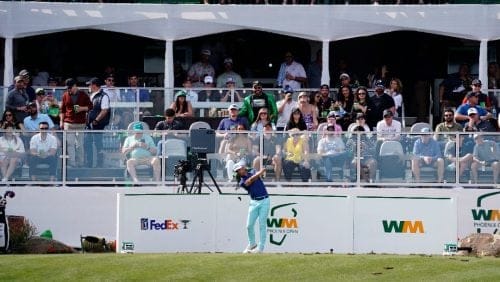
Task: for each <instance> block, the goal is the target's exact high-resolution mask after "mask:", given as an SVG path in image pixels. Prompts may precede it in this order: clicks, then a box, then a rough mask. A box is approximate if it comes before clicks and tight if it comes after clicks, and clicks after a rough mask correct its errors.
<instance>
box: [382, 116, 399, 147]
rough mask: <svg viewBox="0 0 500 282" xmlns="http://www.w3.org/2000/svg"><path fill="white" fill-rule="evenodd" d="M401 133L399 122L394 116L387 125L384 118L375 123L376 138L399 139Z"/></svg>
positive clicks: (384, 139) (385, 139)
mask: <svg viewBox="0 0 500 282" xmlns="http://www.w3.org/2000/svg"><path fill="white" fill-rule="evenodd" d="M400 133H401V123H400V122H399V121H397V120H395V119H394V118H393V119H392V123H391V125H388V124H387V123H386V122H385V120H381V121H379V122H378V123H377V139H378V140H383V141H387V140H394V141H399V138H400Z"/></svg>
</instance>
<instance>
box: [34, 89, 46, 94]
mask: <svg viewBox="0 0 500 282" xmlns="http://www.w3.org/2000/svg"><path fill="white" fill-rule="evenodd" d="M35 94H36V95H45V90H44V89H43V88H37V89H36V90H35Z"/></svg>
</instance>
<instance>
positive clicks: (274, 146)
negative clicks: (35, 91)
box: [0, 126, 500, 192]
mask: <svg viewBox="0 0 500 282" xmlns="http://www.w3.org/2000/svg"><path fill="white" fill-rule="evenodd" d="M321 127H322V129H320V130H319V131H315V132H305V131H303V132H295V133H292V132H278V131H273V132H265V133H262V132H253V131H229V132H226V131H215V132H213V133H210V132H208V131H207V132H204V131H203V130H202V132H201V134H203V135H201V137H200V136H199V135H197V137H195V139H193V137H192V136H193V131H189V130H180V131H154V130H144V131H141V132H142V134H140V135H141V137H138V138H139V139H141V138H142V139H141V140H144V138H146V136H147V138H151V140H152V141H151V142H152V144H153V145H154V146H153V145H151V143H150V144H149V145H148V147H151V148H150V149H152V150H151V151H150V152H151V153H152V156H154V157H156V158H158V163H159V167H160V171H161V173H160V176H159V178H158V179H155V178H154V174H153V171H152V169H151V166H144V167H142V166H138V169H137V173H138V178H139V183H136V182H132V179H131V177H130V174H129V172H128V171H127V168H126V164H127V160H128V159H129V158H130V157H129V156H128V155H125V154H123V153H122V147H123V144H124V142H125V139H127V138H132V136H133V135H134V134H135V133H136V131H132V130H102V131H51V132H50V133H49V134H51V135H53V136H55V137H56V138H57V140H58V148H57V151H56V154H55V158H54V163H50V162H47V161H46V159H45V158H43V157H45V156H46V155H47V154H48V153H47V152H30V140H31V138H32V136H33V135H34V134H36V132H14V135H15V136H18V137H19V140H21V141H22V142H23V143H24V144H23V148H24V152H15V151H10V150H9V149H8V148H7V147H5V146H3V147H4V148H7V149H4V151H3V152H1V154H2V156H3V157H8V158H17V159H18V160H19V161H18V162H17V166H16V169H15V171H14V173H13V174H12V176H11V177H10V178H9V179H4V180H2V183H1V185H37V184H41V185H51V186H52V185H59V186H79V185H83V186H87V185H94V186H117V187H121V186H135V185H140V186H161V187H169V188H167V189H168V190H167V191H169V192H175V191H176V190H177V188H178V187H179V185H182V183H180V176H182V174H181V175H180V172H184V173H185V176H186V177H187V183H186V184H184V185H183V186H187V188H189V189H187V190H193V191H194V190H196V187H198V182H196V183H195V181H194V180H195V179H196V178H197V176H200V175H202V178H203V176H204V181H205V182H206V183H208V186H210V187H212V188H213V187H214V186H215V185H214V183H212V182H214V181H212V180H211V178H210V175H209V174H208V173H209V172H210V174H211V175H212V176H213V178H214V180H215V181H216V182H217V184H218V185H220V186H225V187H234V186H235V185H236V184H235V180H234V178H233V174H232V166H233V165H234V163H236V162H239V161H240V160H244V161H245V162H246V163H247V165H248V166H249V167H257V168H258V167H264V168H266V171H267V172H266V175H265V181H266V182H267V183H268V185H269V186H270V187H315V186H321V187H346V188H348V187H379V188H385V187H440V188H453V187H457V186H460V187H466V188H498V183H494V182H493V180H494V176H493V174H494V160H495V159H494V158H495V156H496V160H498V159H499V157H498V155H499V152H500V150H499V144H500V134H499V133H486V132H478V133H475V134H477V135H480V136H482V137H483V138H482V139H483V140H484V142H485V143H486V144H488V145H489V147H488V148H489V149H488V150H491V154H492V156H494V158H493V159H492V161H489V162H487V163H486V164H484V165H483V164H482V163H478V164H476V165H475V166H471V164H470V162H468V163H467V162H466V163H465V165H466V167H464V171H463V173H460V170H459V169H456V168H459V167H460V166H462V165H464V164H463V163H462V164H461V163H460V162H459V158H454V156H456V155H459V156H464V154H466V153H469V154H472V153H473V151H474V146H475V141H477V140H476V139H477V138H476V136H475V134H473V133H454V134H442V135H439V134H436V135H435V136H434V134H432V135H433V137H430V138H431V139H432V138H437V139H438V140H440V141H438V142H437V143H438V144H439V148H440V150H441V155H440V158H442V163H443V167H442V168H443V174H442V178H443V179H442V180H441V181H439V182H438V180H439V178H441V176H440V175H438V167H436V166H434V165H430V166H421V169H420V179H417V178H416V176H415V172H414V171H413V170H412V162H413V161H415V160H416V159H418V157H417V156H415V155H413V147H414V144H415V142H417V140H419V139H421V138H423V137H422V135H429V134H423V133H420V131H418V132H402V133H400V134H399V135H400V136H399V138H398V141H385V142H383V141H381V140H380V138H381V134H377V133H376V132H368V133H353V132H342V133H340V132H332V131H327V130H326V129H325V127H324V126H321ZM199 133H200V132H198V133H197V134H199ZM206 134H208V135H206ZM0 135H1V136H4V138H6V137H5V135H6V133H5V132H4V131H1V132H0ZM75 135H76V136H78V137H76V139H75V138H74V136H75ZM329 138H330V139H332V140H333V139H335V140H337V141H336V142H338V143H339V144H341V147H342V148H341V149H339V151H338V154H335V155H333V156H328V157H327V156H324V155H323V154H322V152H320V150H318V147H319V143H320V142H322V141H321V140H323V142H326V141H327V140H328V139H329ZM294 139H295V140H300V142H303V148H304V154H303V156H300V157H299V156H297V157H299V158H295V156H291V155H290V153H289V152H287V151H286V150H285V147H286V146H285V143H286V142H292V141H291V140H294ZM1 140H3V139H0V141H1ZM74 140H76V141H74ZM193 140H194V141H196V142H197V143H196V146H198V147H199V146H200V143H198V142H201V146H202V147H203V146H205V144H208V145H207V146H208V147H211V148H207V149H206V151H202V152H200V151H199V150H198V151H196V150H193V146H194V145H193V142H194V141H193ZM454 140H460V141H459V142H458V145H456V144H457V142H455V141H454ZM210 141H211V142H210ZM80 142H82V143H81V144H80ZM231 144H237V145H231ZM209 145H210V146H209ZM80 149H81V151H79V150H80ZM79 152H81V155H80V153H79ZM229 152H232V153H229ZM33 154H35V155H37V156H39V157H40V158H32V157H31V156H30V155H33ZM73 156H74V157H73ZM326 158H329V159H330V164H329V165H328V168H329V169H328V170H327V167H326V166H325V164H326V162H325V161H326ZM273 159H274V161H273ZM289 160H292V162H290V161H289ZM180 161H187V164H188V166H187V167H186V168H184V169H181V170H180V171H179V168H178V167H179V164H182V162H180ZM287 162H288V163H287ZM295 163H296V164H297V165H294V164H295ZM369 163H370V164H369ZM276 165H277V166H276ZM197 167H201V169H199V170H198V169H197ZM280 167H281V168H280ZM181 168H182V167H181ZM200 171H201V174H200V173H199V172H200ZM474 173H477V178H476V177H475V174H474ZM193 187H194V188H193ZM184 188H186V187H184ZM185 190H186V189H185Z"/></svg>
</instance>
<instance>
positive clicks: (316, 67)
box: [307, 49, 328, 88]
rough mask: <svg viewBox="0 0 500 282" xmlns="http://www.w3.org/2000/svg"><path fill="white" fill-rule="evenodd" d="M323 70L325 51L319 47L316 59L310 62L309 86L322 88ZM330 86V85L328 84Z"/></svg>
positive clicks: (308, 69) (308, 71) (308, 72)
mask: <svg viewBox="0 0 500 282" xmlns="http://www.w3.org/2000/svg"><path fill="white" fill-rule="evenodd" d="M322 71H323V53H322V50H321V49H319V50H318V51H316V59H315V60H314V61H312V62H311V63H310V64H309V67H308V68H307V79H308V85H307V87H309V88H320V85H321V72H322ZM327 86H328V85H327Z"/></svg>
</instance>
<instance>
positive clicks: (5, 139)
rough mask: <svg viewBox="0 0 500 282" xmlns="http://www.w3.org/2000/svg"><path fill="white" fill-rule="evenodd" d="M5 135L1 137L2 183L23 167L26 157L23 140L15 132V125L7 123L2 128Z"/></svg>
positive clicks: (0, 165)
mask: <svg viewBox="0 0 500 282" xmlns="http://www.w3.org/2000/svg"><path fill="white" fill-rule="evenodd" d="M2 129H3V130H5V133H4V135H3V136H2V137H0V171H1V172H2V182H4V183H5V182H7V181H8V180H9V179H10V177H11V176H12V174H13V173H14V170H15V169H16V168H17V167H19V166H21V160H22V158H23V156H24V152H25V150H24V143H23V140H21V138H20V137H19V136H17V134H15V132H14V125H13V124H11V123H5V124H4V125H3V126H2Z"/></svg>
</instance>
